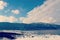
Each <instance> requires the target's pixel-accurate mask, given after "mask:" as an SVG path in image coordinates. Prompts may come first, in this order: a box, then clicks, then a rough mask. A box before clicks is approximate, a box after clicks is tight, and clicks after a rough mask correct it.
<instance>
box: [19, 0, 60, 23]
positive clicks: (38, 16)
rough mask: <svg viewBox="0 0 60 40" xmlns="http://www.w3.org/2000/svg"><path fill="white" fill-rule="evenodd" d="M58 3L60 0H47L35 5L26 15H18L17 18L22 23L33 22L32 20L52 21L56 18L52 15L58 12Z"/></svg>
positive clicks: (59, 7)
mask: <svg viewBox="0 0 60 40" xmlns="http://www.w3.org/2000/svg"><path fill="white" fill-rule="evenodd" d="M59 4H60V0H47V1H46V2H45V3H44V4H43V5H41V6H38V7H35V8H34V9H33V10H31V11H30V12H28V13H27V17H20V18H19V19H20V21H22V22H23V23H33V22H47V23H54V22H56V21H57V20H56V19H55V18H54V17H53V16H54V13H56V14H57V13H58V12H57V10H58V11H59V9H60V6H59ZM57 8H58V9H57ZM59 13H60V12H59ZM51 15H53V16H51ZM55 17H56V16H55Z"/></svg>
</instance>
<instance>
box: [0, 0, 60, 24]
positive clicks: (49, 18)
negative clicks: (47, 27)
mask: <svg viewBox="0 0 60 40" xmlns="http://www.w3.org/2000/svg"><path fill="white" fill-rule="evenodd" d="M59 3H60V1H59V0H0V22H12V23H14V22H17V23H35V22H45V23H58V24H60V21H59V20H60V19H59V17H60V6H59ZM56 15H58V16H56Z"/></svg>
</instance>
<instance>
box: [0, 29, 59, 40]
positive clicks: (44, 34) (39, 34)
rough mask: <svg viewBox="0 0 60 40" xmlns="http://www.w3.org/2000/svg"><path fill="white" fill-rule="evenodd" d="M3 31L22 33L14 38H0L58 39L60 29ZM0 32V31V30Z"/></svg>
mask: <svg viewBox="0 0 60 40" xmlns="http://www.w3.org/2000/svg"><path fill="white" fill-rule="evenodd" d="M2 31H3V32H13V33H20V34H22V33H23V34H24V35H22V36H15V37H16V39H8V38H3V39H2V38H1V39H0V40H60V35H59V34H60V32H59V31H60V30H40V31H18V30H15V31H12V30H8V31H7V30H2ZM0 32H1V31H0Z"/></svg>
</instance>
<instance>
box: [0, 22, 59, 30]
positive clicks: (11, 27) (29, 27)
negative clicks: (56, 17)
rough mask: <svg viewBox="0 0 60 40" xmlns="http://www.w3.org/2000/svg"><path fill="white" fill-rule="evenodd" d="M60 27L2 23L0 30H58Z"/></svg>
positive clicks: (46, 24) (45, 24) (40, 24)
mask: <svg viewBox="0 0 60 40" xmlns="http://www.w3.org/2000/svg"><path fill="white" fill-rule="evenodd" d="M57 29H60V25H56V24H49V23H31V24H25V23H9V22H0V30H57Z"/></svg>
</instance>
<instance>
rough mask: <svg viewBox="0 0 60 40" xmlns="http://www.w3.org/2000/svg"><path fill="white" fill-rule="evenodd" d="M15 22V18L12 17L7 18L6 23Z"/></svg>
mask: <svg viewBox="0 0 60 40" xmlns="http://www.w3.org/2000/svg"><path fill="white" fill-rule="evenodd" d="M16 21H17V18H15V17H13V16H10V17H8V22H16Z"/></svg>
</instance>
